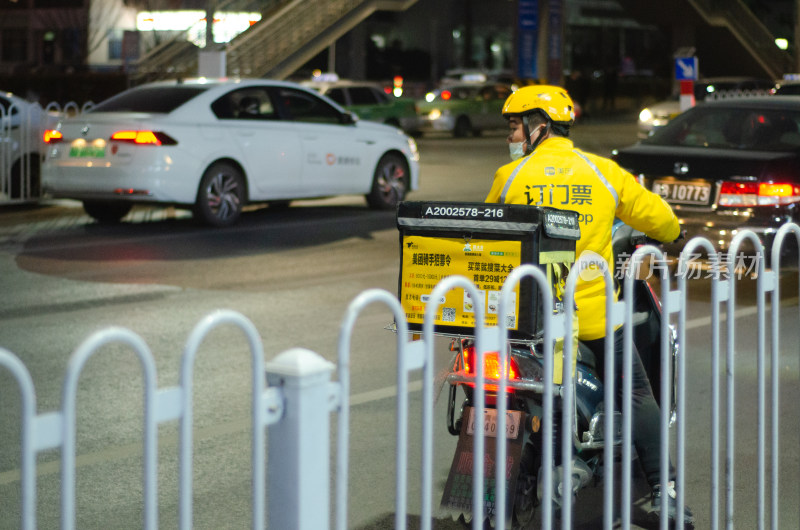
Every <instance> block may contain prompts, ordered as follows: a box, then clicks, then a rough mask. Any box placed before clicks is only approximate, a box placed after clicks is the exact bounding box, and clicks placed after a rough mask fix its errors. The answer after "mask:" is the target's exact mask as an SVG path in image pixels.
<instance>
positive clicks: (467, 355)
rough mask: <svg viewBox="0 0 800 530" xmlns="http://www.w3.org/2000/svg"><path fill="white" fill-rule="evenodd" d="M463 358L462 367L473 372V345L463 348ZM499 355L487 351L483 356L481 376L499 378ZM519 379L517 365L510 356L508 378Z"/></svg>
mask: <svg viewBox="0 0 800 530" xmlns="http://www.w3.org/2000/svg"><path fill="white" fill-rule="evenodd" d="M462 355H463V359H464V369H465V370H466V371H467V373H470V374H474V373H475V346H469V347H467V348H464V352H463V353H462ZM500 373H501V372H500V356H499V355H498V353H497V352H487V353H486V355H484V356H483V376H484V377H485V378H486V379H500ZM513 379H519V366H518V365H517V362H516V361H515V360H514V358H513V357H512V358H511V362H510V363H509V369H508V380H509V381H511V380H513Z"/></svg>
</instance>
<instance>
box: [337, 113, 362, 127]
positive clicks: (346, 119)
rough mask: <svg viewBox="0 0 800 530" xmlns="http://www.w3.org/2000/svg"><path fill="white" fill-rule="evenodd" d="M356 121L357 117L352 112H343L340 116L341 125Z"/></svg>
mask: <svg viewBox="0 0 800 530" xmlns="http://www.w3.org/2000/svg"><path fill="white" fill-rule="evenodd" d="M357 121H358V117H357V116H356V115H355V114H353V113H352V112H349V111H348V112H343V113H342V117H341V123H342V125H353V124H354V123H355V122H357Z"/></svg>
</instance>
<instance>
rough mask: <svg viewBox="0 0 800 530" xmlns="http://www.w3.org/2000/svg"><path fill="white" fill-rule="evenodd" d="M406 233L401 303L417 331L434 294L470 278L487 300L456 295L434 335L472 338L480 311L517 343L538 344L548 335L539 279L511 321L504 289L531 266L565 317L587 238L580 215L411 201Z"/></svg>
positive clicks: (520, 293) (523, 294)
mask: <svg viewBox="0 0 800 530" xmlns="http://www.w3.org/2000/svg"><path fill="white" fill-rule="evenodd" d="M397 227H398V229H399V231H400V248H401V260H400V277H399V282H398V283H399V285H398V291H399V297H400V301H401V303H402V306H403V309H404V310H405V314H406V319H407V320H408V324H409V329H410V330H411V331H421V330H422V323H423V320H424V316H425V308H426V305H427V304H428V302H429V301H430V295H431V292H432V291H433V289H434V287H436V285H437V284H438V283H439V282H440V281H441V280H443V279H444V278H446V277H448V276H452V275H461V276H465V277H466V278H468V279H469V280H471V281H472V282H473V283H474V284H475V285H476V286H477V288H478V291H479V295H480V297H481V300H472V298H471V297H470V296H469V294H468V293H467V292H466V291H465V290H464V289H460V288H459V289H452V290H450V291H449V292H448V293H447V294H446V296H445V298H444V300H438V301H436V302H437V303H438V312H437V314H436V320H435V323H434V331H435V332H436V333H439V334H446V335H461V336H464V335H466V336H469V335H472V334H473V333H474V331H473V330H474V327H475V307H476V304H478V303H481V304H483V307H484V315H485V319H486V325H489V326H491V325H497V324H498V322H501V323H504V325H505V326H506V327H507V328H508V329H509V338H510V339H512V340H520V341H530V340H534V339H536V338H537V336H539V337H540V334H541V331H542V322H543V320H542V318H543V315H542V314H541V310H540V306H541V293H540V292H539V286H538V284H537V283H536V282H535V281H533V280H532V279H529V278H528V279H524V280H523V281H521V282H520V283H519V284H518V285H517V287H516V289H515V290H514V303H513V307H512V309H511V310H510V311H509V313H508V314H507V315H500V314H499V309H500V308H499V305H500V304H499V301H500V289H501V288H502V287H503V283H504V282H505V280H506V278H508V275H509V274H511V272H512V271H513V270H514V269H515V268H517V267H519V266H520V265H522V264H524V263H532V264H534V265H537V266H539V267H541V268H542V270H543V271H544V272H545V273H546V275H547V278H548V280H549V282H550V288H551V290H552V294H553V307H552V308H551V310H552V311H557V312H560V311H563V309H564V300H563V297H562V295H563V290H564V284H565V281H566V277H567V274H568V273H569V268H570V266H571V265H572V264H573V263H574V262H575V243H576V241H577V240H578V238H579V237H580V228H579V225H578V214H577V212H573V211H569V210H558V209H555V208H540V207H536V206H524V205H518V204H487V203H463V202H426V201H405V202H402V203H400V205H399V206H398V212H397Z"/></svg>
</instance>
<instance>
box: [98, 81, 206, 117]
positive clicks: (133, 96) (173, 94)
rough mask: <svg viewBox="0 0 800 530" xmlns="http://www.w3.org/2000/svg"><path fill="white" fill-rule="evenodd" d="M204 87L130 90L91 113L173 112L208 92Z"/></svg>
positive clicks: (104, 102) (177, 86)
mask: <svg viewBox="0 0 800 530" xmlns="http://www.w3.org/2000/svg"><path fill="white" fill-rule="evenodd" d="M208 88H209V87H208V86H207V85H202V86H199V85H198V86H185V85H184V86H180V85H176V86H160V87H147V88H140V89H134V90H128V91H125V92H122V93H121V94H117V95H116V96H114V97H112V98H110V99H107V100H105V101H103V102H101V103H100V104H99V105H97V106H96V107H94V108H92V110H91V111H90V112H149V113H163V114H166V113H168V112H172V111H173V110H175V109H177V108H178V107H180V106H181V105H183V104H184V103H186V102H187V101H189V100H190V99H192V98H193V97H195V96H197V95H198V94H201V93H203V92H205V91H206V90H208Z"/></svg>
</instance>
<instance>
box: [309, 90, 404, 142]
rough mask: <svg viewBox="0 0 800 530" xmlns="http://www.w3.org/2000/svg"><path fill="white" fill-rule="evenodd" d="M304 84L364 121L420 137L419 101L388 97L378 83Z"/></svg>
mask: <svg viewBox="0 0 800 530" xmlns="http://www.w3.org/2000/svg"><path fill="white" fill-rule="evenodd" d="M302 84H303V85H304V86H305V87H307V88H312V89H314V90H316V91H317V92H319V93H320V94H322V95H324V96H327V97H329V98H331V99H332V100H333V101H335V102H336V103H338V104H339V105H341V106H342V107H344V108H345V109H347V110H349V111H351V112H354V113H355V114H356V115H357V116H358V117H359V118H360V119H362V120H366V121H375V122H378V123H384V124H386V125H393V126H395V127H398V128H400V129H402V130H403V131H405V132H406V133H407V134H411V135H417V134H418V133H419V116H418V115H417V105H416V101H415V100H413V99H411V98H405V97H395V96H394V95H392V94H387V93H386V91H385V90H384V88H383V87H382V86H381V85H380V84H379V83H370V82H367V81H347V80H335V81H305V82H303V83H302Z"/></svg>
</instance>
